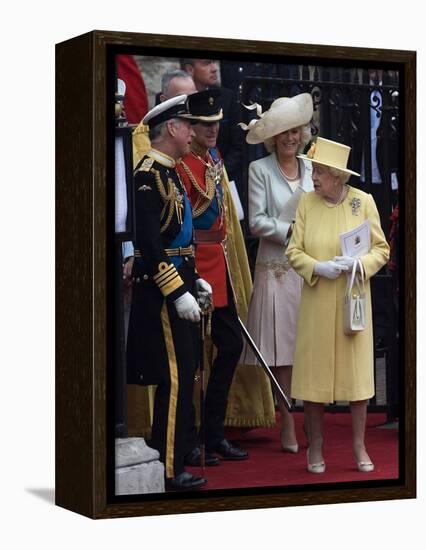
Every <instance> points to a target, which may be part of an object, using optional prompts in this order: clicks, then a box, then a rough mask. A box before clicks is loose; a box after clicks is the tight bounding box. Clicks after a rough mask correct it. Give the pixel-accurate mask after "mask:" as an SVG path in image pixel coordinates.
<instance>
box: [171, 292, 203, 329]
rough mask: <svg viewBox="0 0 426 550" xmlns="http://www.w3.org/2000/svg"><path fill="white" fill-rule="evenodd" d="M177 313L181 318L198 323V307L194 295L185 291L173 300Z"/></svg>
mask: <svg viewBox="0 0 426 550" xmlns="http://www.w3.org/2000/svg"><path fill="white" fill-rule="evenodd" d="M174 304H175V308H176V311H177V314H178V315H179V317H180V318H181V319H186V320H187V321H192V322H193V323H198V321H199V320H200V307H199V305H198V304H197V300H196V299H195V298H194V296H193V295H192V294H191V293H189V292H185V294H182V296H181V297H180V298H178V299H177V300H175V301H174Z"/></svg>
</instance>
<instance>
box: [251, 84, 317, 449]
mask: <svg viewBox="0 0 426 550" xmlns="http://www.w3.org/2000/svg"><path fill="white" fill-rule="evenodd" d="M312 113H313V106H312V98H311V96H310V94H300V95H297V96H295V97H293V98H287V97H282V98H278V99H277V100H275V101H274V102H273V103H272V105H271V108H270V109H269V111H267V112H266V113H264V114H263V115H262V114H261V113H259V111H258V114H260V116H261V118H259V119H257V120H255V121H252V122H251V123H250V125H249V126H243V128H244V129H249V132H248V134H247V136H246V140H247V142H248V143H261V142H264V145H265V147H266V149H267V151H268V152H269V153H270V155H268V156H267V157H265V158H263V159H260V160H256V161H254V162H252V163H251V164H250V167H249V225H250V231H251V233H252V234H253V235H254V236H256V237H259V239H260V242H259V249H258V253H257V258H256V269H255V278H254V287H253V295H252V299H251V302H250V307H249V313H248V319H247V328H248V330H249V332H250V334H251V335H252V337H253V339H254V341H255V343H256V344H257V346H258V347H259V349H260V351H261V353H262V355H263V357H264V358H265V360H266V362H267V363H268V365H269V366H271V367H274V375H275V377H276V378H277V380H278V382H279V383H280V386H281V387H282V389H283V390H284V392H285V393H286V394H287V395H288V394H289V392H290V384H291V365H292V364H293V354H294V345H295V338H296V321H297V314H298V309H299V301H300V293H301V289H302V284H303V281H302V279H301V277H299V275H297V273H296V272H295V271H294V270H293V269H292V268H291V266H290V265H289V263H288V260H287V258H286V255H285V246H286V244H287V243H288V240H289V237H290V233H291V226H292V222H293V219H294V218H293V217H294V215H295V211H296V207H297V203H298V200H299V199H300V196H301V195H302V194H303V193H305V192H307V191H311V190H312V179H311V166H310V163H309V162H304V161H303V160H298V159H297V158H296V155H297V154H298V153H300V152H301V151H303V149H304V147H305V146H306V144H307V143H309V141H310V140H311V131H310V127H309V122H310V120H311V118H312ZM289 201H291V202H290V203H289ZM290 204H292V208H290ZM242 362H243V363H245V364H249V365H250V364H256V358H255V357H254V356H253V353H252V352H251V350H250V349H249V348H248V347H247V348H246V349H245V350H244V352H243V357H242ZM276 397H277V402H278V406H279V410H280V413H281V422H282V423H281V446H282V448H283V450H284V451H287V452H293V453H295V452H297V451H298V444H297V440H296V434H295V430H294V420H293V417H292V415H291V414H290V413H288V411H287V409H286V407H285V405H284V402H283V399H282V397H281V396H280V395H278V394H277V395H276Z"/></svg>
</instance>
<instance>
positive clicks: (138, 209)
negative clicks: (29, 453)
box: [56, 31, 416, 518]
mask: <svg viewBox="0 0 426 550" xmlns="http://www.w3.org/2000/svg"><path fill="white" fill-rule="evenodd" d="M415 102H416V54H415V52H411V51H395V50H372V49H363V48H346V47H331V46H320V45H304V44H287V43H272V42H255V41H244V40H224V39H219V38H217V39H211V38H209V39H207V38H195V37H188V36H160V35H150V34H135V33H119V32H108V31H93V32H91V33H88V34H85V35H82V36H79V37H76V38H72V39H71V40H68V41H66V42H63V43H60V44H58V45H57V46H56V197H57V198H56V243H57V245H56V255H57V260H56V261H57V263H56V265H57V269H56V296H57V302H56V306H57V318H56V341H57V348H56V349H57V351H56V502H57V504H58V505H59V506H62V507H65V508H68V509H70V510H73V511H75V512H78V513H81V514H84V515H86V516H89V517H92V518H113V517H123V516H138V515H140V516H142V515H157V514H170V513H185V512H202V511H217V510H238V509H248V508H263V507H277V506H299V505H306V504H327V503H339V502H356V501H371V500H386V499H402V498H414V497H415V495H416V439H415V428H416V425H415V411H416V386H415V344H416V334H415V312H416V302H415V272H416V259H415V229H416V216H415V206H416V205H415V198H416V168H415V167H416V162H415V132H416V116H415ZM342 242H343V243H344V250H342V248H341V243H342ZM362 246H365V250H363V251H360V250H361V247H362ZM356 257H359V258H360V261H359V262H358V261H354V258H356ZM348 289H350V291H349V292H348ZM345 292H346V295H345ZM344 315H349V318H348V319H346V320H345V319H344ZM345 323H346V324H345ZM348 323H349V324H348ZM345 326H346V327H347V326H350V330H349V329H347V330H346V331H345V330H344V327H345Z"/></svg>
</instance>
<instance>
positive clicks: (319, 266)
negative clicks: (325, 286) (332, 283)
mask: <svg viewBox="0 0 426 550" xmlns="http://www.w3.org/2000/svg"><path fill="white" fill-rule="evenodd" d="M347 270H348V268H347V266H346V265H343V264H338V263H337V262H334V261H333V260H328V261H327V262H317V263H316V264H315V265H314V273H315V274H316V275H319V276H320V277H327V279H337V277H338V276H339V275H340V274H341V273H342V271H347Z"/></svg>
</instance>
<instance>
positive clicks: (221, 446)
mask: <svg viewBox="0 0 426 550" xmlns="http://www.w3.org/2000/svg"><path fill="white" fill-rule="evenodd" d="M209 451H210V452H211V453H217V454H218V455H219V456H220V458H222V459H223V460H245V459H246V458H248V452H247V451H243V450H242V449H240V448H238V447H235V446H234V445H232V444H231V443H230V442H229V441H228V440H227V439H222V441H221V442H220V443H218V444H217V445H215V446H214V447H209Z"/></svg>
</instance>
